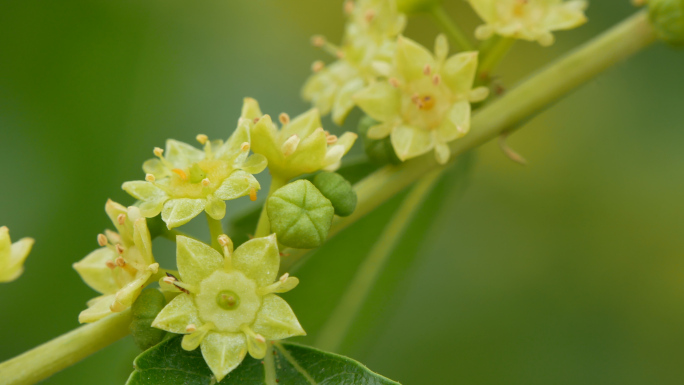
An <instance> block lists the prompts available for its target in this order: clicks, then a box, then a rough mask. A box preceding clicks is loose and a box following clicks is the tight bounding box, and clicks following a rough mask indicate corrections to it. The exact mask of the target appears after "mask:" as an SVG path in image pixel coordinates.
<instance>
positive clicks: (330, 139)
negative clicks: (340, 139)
mask: <svg viewBox="0 0 684 385" xmlns="http://www.w3.org/2000/svg"><path fill="white" fill-rule="evenodd" d="M325 141H326V142H327V143H328V144H334V143H335V142H337V135H328V137H327V138H325Z"/></svg>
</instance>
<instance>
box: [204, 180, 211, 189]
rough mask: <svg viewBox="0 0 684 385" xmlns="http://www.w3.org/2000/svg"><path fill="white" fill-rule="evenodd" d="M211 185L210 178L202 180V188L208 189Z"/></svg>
mask: <svg viewBox="0 0 684 385" xmlns="http://www.w3.org/2000/svg"><path fill="white" fill-rule="evenodd" d="M210 184H211V181H210V180H209V178H204V179H202V186H204V187H207V186H209V185H210Z"/></svg>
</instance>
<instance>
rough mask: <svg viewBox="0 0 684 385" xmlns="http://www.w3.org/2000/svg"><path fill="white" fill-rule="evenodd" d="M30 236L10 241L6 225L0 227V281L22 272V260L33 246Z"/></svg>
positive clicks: (7, 280) (14, 277)
mask: <svg viewBox="0 0 684 385" xmlns="http://www.w3.org/2000/svg"><path fill="white" fill-rule="evenodd" d="M33 242H34V241H33V239H32V238H22V239H20V240H18V241H17V242H14V243H12V240H11V239H10V236H9V229H8V228H7V226H2V227H0V282H11V281H14V280H15V279H17V278H19V276H20V275H21V273H23V272H24V261H25V260H26V257H28V255H29V253H30V252H31V248H32V247H33Z"/></svg>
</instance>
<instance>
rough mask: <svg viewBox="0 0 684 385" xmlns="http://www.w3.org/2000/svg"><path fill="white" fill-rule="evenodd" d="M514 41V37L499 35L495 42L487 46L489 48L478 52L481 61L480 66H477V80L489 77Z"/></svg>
mask: <svg viewBox="0 0 684 385" xmlns="http://www.w3.org/2000/svg"><path fill="white" fill-rule="evenodd" d="M514 43H515V39H513V38H510V37H500V36H499V37H497V41H496V43H494V44H493V45H492V46H491V47H489V49H487V50H483V51H482V52H481V53H480V58H481V61H480V68H478V73H479V77H478V81H483V80H486V79H489V78H491V75H492V73H493V72H494V70H496V67H497V66H498V65H499V63H501V61H502V60H503V58H504V57H505V56H506V54H508V52H509V51H510V50H511V47H513V44H514Z"/></svg>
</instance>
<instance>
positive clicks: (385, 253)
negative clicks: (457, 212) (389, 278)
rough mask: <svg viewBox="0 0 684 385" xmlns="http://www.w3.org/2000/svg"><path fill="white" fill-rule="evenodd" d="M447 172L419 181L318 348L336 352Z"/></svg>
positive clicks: (323, 332) (325, 329)
mask: <svg viewBox="0 0 684 385" xmlns="http://www.w3.org/2000/svg"><path fill="white" fill-rule="evenodd" d="M443 170H444V169H441V168H440V169H435V170H433V171H431V172H430V173H429V174H428V175H426V176H425V177H424V178H423V179H422V180H421V181H420V182H418V183H417V184H416V185H415V186H414V187H413V189H412V190H411V191H410V192H409V194H408V195H407V196H406V198H405V199H404V201H403V202H402V204H401V206H400V207H399V210H397V212H396V213H395V214H394V216H393V217H392V219H391V220H390V222H389V224H388V225H387V227H386V228H385V230H384V231H383V233H382V234H381V235H380V237H379V238H378V240H377V241H376V242H375V245H374V246H373V248H372V249H371V250H370V252H369V253H368V256H367V257H366V259H365V260H364V261H363V262H362V263H361V265H360V266H359V270H358V271H357V272H356V275H355V276H354V278H353V279H352V282H351V284H350V285H349V289H348V290H347V291H346V292H345V294H344V296H343V297H342V299H341V300H340V302H339V303H338V304H337V307H336V308H335V310H334V311H333V312H332V314H331V315H330V318H328V322H327V323H326V324H325V326H323V329H322V330H321V334H320V335H319V337H318V340H317V341H316V346H318V347H319V348H320V349H322V350H326V351H337V350H338V349H339V348H340V345H341V344H342V342H343V340H344V336H345V335H346V334H347V331H348V330H349V328H350V327H351V325H352V323H353V322H354V319H355V318H356V316H357V314H358V313H359V311H360V310H361V307H362V306H363V304H364V302H365V301H366V298H367V297H368V293H369V292H370V291H371V289H372V288H373V285H374V284H375V281H376V280H377V279H378V276H379V275H380V272H381V271H382V268H383V267H384V266H385V262H386V261H387V258H388V257H389V256H390V255H391V253H392V250H394V248H395V246H396V245H397V243H398V242H399V240H400V239H401V237H402V235H403V234H404V232H405V231H406V228H407V227H408V226H409V224H410V223H411V220H412V219H413V217H414V215H415V214H416V212H417V211H418V210H419V209H420V207H421V206H422V203H423V201H424V199H425V198H426V197H427V196H428V194H429V193H430V191H432V188H433V187H434V186H435V184H436V183H437V181H438V180H439V177H440V176H441V175H442V172H443Z"/></svg>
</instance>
